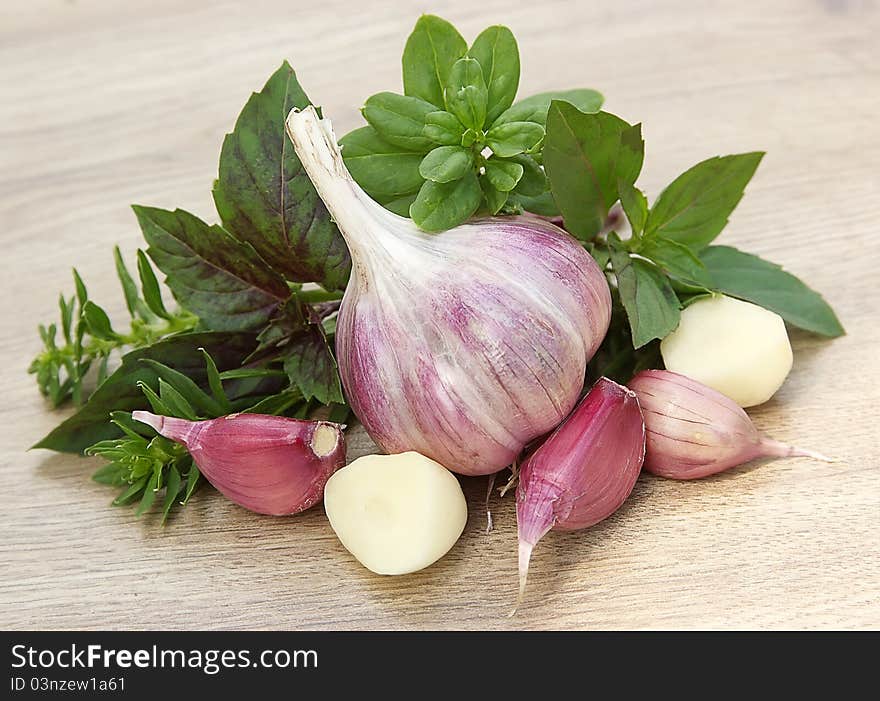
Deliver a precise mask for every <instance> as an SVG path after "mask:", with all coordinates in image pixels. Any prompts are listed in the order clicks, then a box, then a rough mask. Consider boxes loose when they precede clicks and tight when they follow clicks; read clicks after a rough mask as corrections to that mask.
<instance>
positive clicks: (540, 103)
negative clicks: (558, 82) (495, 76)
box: [494, 88, 604, 127]
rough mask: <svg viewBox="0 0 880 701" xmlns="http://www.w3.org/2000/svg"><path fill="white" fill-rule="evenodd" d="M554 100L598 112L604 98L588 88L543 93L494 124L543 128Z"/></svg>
mask: <svg viewBox="0 0 880 701" xmlns="http://www.w3.org/2000/svg"><path fill="white" fill-rule="evenodd" d="M553 100H560V101H562V102H568V103H569V104H571V105H574V106H575V107H577V109H579V110H580V111H581V112H598V111H599V110H600V109H601V108H602V102H603V101H604V98H603V97H602V94H601V93H598V92H596V91H595V90H589V89H586V88H579V89H575V90H554V91H551V92H542V93H539V94H537V95H532V96H531V97H527V98H525V99H523V100H520V101H519V102H517V103H516V104H515V105H513V106H512V107H511V108H510V109H508V110H506V111H504V112H503V113H502V114H501V115H499V116H498V118H497V119H496V120H495V122H494V124H495V125H500V124H507V123H509V122H534V123H535V124H540V125H541V126H542V127H543V126H544V125H545V124H546V122H547V110H549V109H550V103H551V102H552V101H553Z"/></svg>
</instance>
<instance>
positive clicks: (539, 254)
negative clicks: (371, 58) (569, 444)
mask: <svg viewBox="0 0 880 701" xmlns="http://www.w3.org/2000/svg"><path fill="white" fill-rule="evenodd" d="M287 131H288V134H289V135H290V138H291V140H292V142H293V145H294V148H295V149H296V153H297V155H298V156H299V159H300V161H301V162H302V164H303V167H304V168H305V170H306V172H307V173H308V175H309V178H310V179H311V181H312V183H313V184H314V185H315V188H316V190H317V191H318V194H319V195H320V197H321V199H322V200H323V201H324V203H325V204H326V205H327V209H328V210H329V211H330V213H331V215H332V216H333V219H334V221H335V222H336V224H337V225H338V227H339V230H340V231H341V232H342V235H343V237H344V238H345V241H346V243H347V245H348V247H349V249H350V251H351V255H352V260H353V272H352V276H351V280H350V281H349V284H348V287H347V288H346V291H345V297H344V298H343V300H342V307H341V309H340V312H339V318H338V322H337V325H336V350H337V358H338V362H339V371H340V375H341V377H342V384H343V386H344V388H345V393H346V396H347V398H348V400H349V403H350V404H351V407H352V409H353V410H354V412H355V414H356V415H357V417H358V419H360V421H361V422H362V423H363V425H364V427H365V428H366V429H367V432H368V433H369V434H370V436H371V437H372V438H373V440H374V441H375V442H376V443H377V444H378V445H379V446H380V447H381V448H382V449H383V450H385V451H386V452H388V453H400V452H404V451H408V450H415V451H418V452H419V453H422V454H423V455H427V456H428V457H431V458H432V459H434V460H437V461H438V462H440V463H441V464H443V465H446V466H447V467H448V468H449V469H451V470H454V471H457V472H461V473H463V474H470V475H481V474H488V473H492V472H497V471H498V470H500V469H502V468H503V467H506V466H507V465H509V464H510V463H511V462H512V461H513V460H514V459H515V458H516V457H517V456H518V455H519V454H520V452H521V451H522V449H523V447H524V446H525V445H526V444H527V443H529V442H531V441H532V440H534V439H535V438H537V437H539V436H542V435H544V434H545V433H547V432H548V431H550V430H552V429H553V428H554V427H555V426H556V425H557V424H558V423H559V422H560V421H562V419H564V418H565V416H566V415H567V414H568V412H569V411H570V410H571V408H572V407H573V406H574V404H575V403H576V402H577V399H578V396H579V394H580V390H581V388H582V386H583V377H584V371H585V368H586V363H587V361H588V360H589V359H590V358H591V357H592V356H593V354H594V353H595V352H596V349H597V348H598V346H599V344H600V343H601V341H602V339H603V337H604V336H605V332H606V331H607V329H608V323H609V319H610V311H611V298H610V293H609V290H608V284H607V282H606V280H605V277H604V275H603V273H602V271H601V270H599V267H598V266H597V265H596V263H595V262H594V261H593V258H592V256H590V254H589V253H587V251H586V250H584V248H583V246H582V245H581V244H580V243H578V242H577V241H576V240H575V239H573V238H572V237H571V236H569V235H568V234H567V233H566V232H564V231H562V230H561V229H559V228H558V227H556V226H554V225H552V224H550V223H548V222H545V221H542V220H540V219H537V218H534V217H501V218H496V219H479V220H473V221H470V222H468V223H466V224H463V225H461V226H458V227H456V228H454V229H450V230H448V231H444V232H441V233H438V234H427V233H425V232H423V231H420V230H419V229H418V227H417V226H416V225H415V224H414V223H413V222H412V220H410V219H405V218H403V217H399V216H397V215H395V214H392V213H391V212H389V211H388V210H386V209H385V208H383V207H382V206H381V205H379V204H377V203H376V202H374V201H373V200H372V199H370V197H369V196H368V195H367V194H366V193H365V192H364V191H363V190H361V189H360V187H358V185H357V184H356V183H355V182H354V180H352V178H351V175H350V174H349V173H348V171H347V170H346V168H345V164H344V163H343V161H342V155H341V154H340V152H339V147H338V146H337V145H336V138H335V136H334V135H333V131H332V129H331V128H330V124H329V122H328V120H326V119H319V118H318V116H317V113H316V112H315V110H314V108H312V107H308V108H306V109H305V110H303V111H302V112H298V111H296V110H294V111H293V112H291V114H290V115H289V116H288V119H287Z"/></svg>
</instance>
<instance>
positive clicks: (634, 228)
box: [544, 100, 844, 381]
mask: <svg viewBox="0 0 880 701" xmlns="http://www.w3.org/2000/svg"><path fill="white" fill-rule="evenodd" d="M763 156H764V154H763V153H761V152H753V153H743V154H734V155H729V156H721V157H714V158H710V159H708V160H705V161H702V162H701V163H698V164H697V165H695V166H693V167H692V168H690V169H688V170H687V171H685V172H684V173H682V174H681V175H680V176H679V177H677V178H676V179H675V180H674V181H673V182H672V183H670V185H669V186H667V187H666V188H665V189H664V190H663V192H661V193H660V195H659V196H658V197H657V199H656V200H655V201H654V203H653V205H651V206H650V207H649V205H648V199H647V197H646V196H645V195H644V193H643V192H642V191H641V190H640V189H639V188H638V187H636V185H635V182H636V180H637V178H638V176H639V173H640V172H641V168H642V162H643V160H644V140H643V139H642V136H641V125H639V124H637V125H635V126H632V125H629V124H628V123H627V122H625V121H624V120H622V119H621V118H620V117H617V116H615V115H613V114H610V113H608V112H601V111H600V112H584V111H582V110H579V109H577V107H576V106H574V105H572V104H570V103H567V102H564V101H557V100H554V101H553V102H552V103H551V105H550V108H549V111H548V115H547V135H546V138H545V142H544V167H545V170H546V172H547V176H548V178H549V181H550V188H551V193H552V196H553V199H554V201H555V202H556V203H557V204H558V206H559V209H560V211H561V213H562V216H563V221H564V225H565V227H566V228H567V229H568V231H570V232H571V233H572V234H573V235H574V236H576V237H577V238H579V239H580V240H581V241H582V242H583V243H584V246H585V247H587V249H588V250H590V252H591V253H592V254H593V256H594V258H595V259H596V261H597V262H598V263H599V265H600V267H602V269H603V270H605V271H606V273H607V276H608V278H609V283H610V285H611V289H612V296H613V298H614V300H615V305H614V308H613V318H612V326H611V330H610V331H609V334H608V336H607V337H606V340H605V343H604V344H603V346H602V348H601V349H600V352H599V353H598V354H597V356H596V359H595V360H594V362H593V367H592V368H591V369H592V372H593V374H603V373H604V374H609V375H610V376H613V377H617V378H618V379H621V380H622V381H626V380H628V379H629V378H630V377H631V376H632V374H633V373H634V372H636V371H637V370H638V369H641V368H642V367H650V366H652V365H653V366H657V365H659V362H660V361H659V354H658V348H657V346H658V341H659V340H660V339H662V338H664V337H665V336H667V335H668V334H669V333H670V332H671V331H673V330H674V329H675V328H676V327H677V326H678V322H679V318H680V310H681V308H682V307H683V306H686V305H687V304H689V303H690V302H692V301H693V300H695V299H698V298H699V297H701V296H704V295H707V294H716V293H723V294H728V295H731V296H733V297H738V298H740V299H744V300H747V301H749V302H753V303H755V304H758V305H760V306H763V307H766V308H767V309H770V310H771V311H774V312H776V313H777V314H779V315H780V316H781V317H782V318H783V319H785V321H787V322H788V323H790V324H792V325H794V326H798V327H800V328H803V329H806V330H808V331H812V332H813V333H817V334H820V335H824V336H828V337H835V336H840V335H842V334H843V333H844V329H843V326H842V325H841V324H840V321H839V320H838V319H837V316H836V315H835V314H834V311H833V310H832V309H831V307H830V306H829V305H828V303H827V302H826V301H825V300H824V299H822V297H821V296H820V295H819V294H818V293H816V292H814V291H813V290H811V289H810V288H809V287H807V286H806V285H805V284H804V283H803V282H801V281H800V280H798V278H796V277H795V276H794V275H792V274H790V273H788V272H786V271H784V270H783V269H782V268H781V267H779V266H778V265H775V264H774V263H770V262H768V261H765V260H762V259H761V258H759V257H758V256H755V255H751V254H748V253H743V252H742V251H738V250H737V249H735V248H732V247H730V246H716V245H711V244H712V243H713V241H714V240H715V239H716V238H717V236H718V235H719V234H720V233H721V231H722V230H723V229H724V227H725V226H726V224H727V222H728V219H729V217H730V215H731V213H732V212H733V210H734V208H735V207H736V205H737V204H738V203H739V201H740V199H741V198H742V195H743V192H744V189H745V187H746V185H747V184H748V182H749V181H750V180H751V178H752V176H753V175H754V173H755V171H756V169H757V167H758V165H759V164H760V162H761V159H762V158H763ZM615 206H620V207H621V208H622V210H623V212H624V213H625V215H626V221H627V222H628V223H629V229H630V232H629V237H628V238H626V239H623V238H621V236H620V235H619V233H618V231H617V230H616V229H618V228H620V227H619V226H618V225H617V223H615V222H614V217H613V209H612V208H613V207H615ZM609 224H610V226H609ZM624 319H625V321H626V323H623V321H624ZM622 336H623V337H627V336H628V342H623V341H622Z"/></svg>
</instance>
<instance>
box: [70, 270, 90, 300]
mask: <svg viewBox="0 0 880 701" xmlns="http://www.w3.org/2000/svg"><path fill="white" fill-rule="evenodd" d="M73 284H74V286H75V287H76V298H77V300H78V301H79V307H80V309H82V308H83V307H84V306H86V302H88V301H89V293H88V290H86V284H85V283H84V282H83V280H82V278H81V277H80V276H79V273H78V272H77V270H76V268H74V269H73Z"/></svg>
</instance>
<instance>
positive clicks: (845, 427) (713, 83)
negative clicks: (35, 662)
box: [0, 0, 880, 629]
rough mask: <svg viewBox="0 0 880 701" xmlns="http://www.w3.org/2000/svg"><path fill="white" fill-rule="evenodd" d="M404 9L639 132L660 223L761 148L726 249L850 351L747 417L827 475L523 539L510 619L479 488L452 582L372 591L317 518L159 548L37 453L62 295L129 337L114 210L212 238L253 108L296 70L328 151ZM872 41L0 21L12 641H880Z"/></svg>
mask: <svg viewBox="0 0 880 701" xmlns="http://www.w3.org/2000/svg"><path fill="white" fill-rule="evenodd" d="M352 8H358V9H352ZM423 11H433V12H435V13H437V14H441V15H443V16H445V17H447V18H449V19H450V20H452V21H453V22H455V23H456V24H457V26H458V27H459V28H460V30H461V31H462V33H463V34H464V35H465V37H466V38H468V39H471V38H473V37H474V36H476V34H477V33H478V32H479V31H480V30H481V29H482V28H484V27H485V26H487V25H489V24H494V23H504V24H507V25H509V26H510V27H511V28H512V29H513V31H514V33H515V34H516V36H517V38H518V40H519V44H520V50H521V53H522V58H523V79H522V84H521V92H520V94H521V95H525V94H529V93H531V92H536V91H539V90H546V89H551V88H565V87H576V86H586V87H595V88H598V89H600V90H602V91H603V92H604V94H605V95H606V98H607V103H606V106H607V109H608V110H610V111H613V112H615V113H617V114H620V115H621V116H623V117H624V118H626V119H628V120H630V121H642V122H643V123H644V128H643V131H644V134H645V138H646V142H647V157H646V164H645V168H644V173H643V175H642V178H641V180H640V183H641V184H642V186H643V188H644V189H646V190H647V191H648V193H649V194H650V195H651V196H655V195H656V194H657V192H658V190H659V188H660V187H662V185H663V184H665V183H667V182H669V181H670V180H671V179H672V178H673V177H674V176H675V175H677V174H678V173H679V172H681V171H682V170H683V169H685V168H686V167H688V166H690V165H692V164H693V163H695V162H697V161H699V160H702V159H704V158H706V157H709V156H712V155H716V154H723V153H735V152H741V151H749V150H755V149H765V150H766V151H767V152H768V155H767V157H766V158H765V160H764V162H763V164H762V165H761V167H760V169H759V171H758V174H757V176H756V177H755V179H754V180H753V182H752V184H751V185H750V186H749V188H748V191H747V194H746V197H745V198H744V200H743V202H742V203H741V205H740V206H739V208H738V209H737V211H736V212H735V214H734V216H733V219H732V221H731V223H730V225H729V226H728V228H727V230H726V231H725V233H724V234H723V239H722V241H723V242H725V243H729V244H733V245H737V246H741V247H743V248H745V249H746V250H749V251H754V252H756V253H758V254H761V255H765V256H766V257H768V258H770V259H771V260H774V261H777V262H779V263H782V264H784V265H785V266H786V267H787V268H788V269H790V270H791V271H793V272H795V273H796V274H798V275H800V276H801V277H802V278H804V279H805V280H807V281H808V282H809V283H810V284H811V285H812V286H814V287H815V288H816V289H818V290H820V291H822V293H823V294H824V295H825V296H826V298H827V299H828V300H829V301H830V302H831V303H832V304H833V305H834V307H835V309H836V310H837V311H838V312H839V314H840V317H841V319H842V321H843V323H844V325H845V326H846V328H847V330H848V335H847V336H846V337H844V338H841V339H838V340H835V341H827V340H822V339H820V338H817V337H814V336H810V335H807V334H803V333H797V332H795V333H793V335H792V337H793V342H794V348H795V366H794V370H793V371H792V373H791V376H790V377H789V379H788V381H787V383H786V384H785V386H784V387H783V388H782V390H781V391H780V392H779V393H778V394H777V395H776V397H775V398H774V399H773V400H772V401H771V402H769V403H768V404H766V405H765V406H762V407H760V408H757V409H756V410H754V411H753V412H752V415H753V417H754V419H755V421H756V423H757V424H758V425H759V426H760V427H761V428H762V429H764V430H766V431H768V432H769V433H771V434H772V435H773V436H775V437H776V438H779V439H782V440H785V441H789V442H793V443H796V444H798V445H803V446H805V447H810V448H814V449H819V450H821V451H823V452H825V453H828V454H830V455H833V456H835V457H837V458H839V462H837V463H835V464H825V463H820V462H813V461H810V460H805V459H799V460H781V461H778V462H775V463H765V464H760V465H750V466H747V467H743V468H740V469H736V470H733V471H731V472H729V473H727V474H724V475H721V476H718V477H715V478H711V479H706V480H702V481H699V482H693V483H676V482H672V481H664V480H661V479H657V478H653V477H651V476H644V477H642V478H641V479H640V481H639V483H638V485H637V487H636V489H635V492H634V493H633V495H632V497H631V498H630V500H629V501H628V503H627V504H626V505H625V506H624V508H622V509H621V510H620V511H619V512H618V513H617V514H616V515H615V516H613V517H612V518H610V519H608V520H607V521H605V522H604V523H602V524H600V525H599V526H596V527H594V528H592V529H590V530H588V531H585V532H580V533H569V534H561V533H560V534H556V533H553V534H550V535H549V536H548V537H547V538H546V539H545V540H544V541H543V542H542V543H541V545H540V546H539V547H538V548H537V550H536V554H535V557H534V560H533V565H532V576H531V578H530V582H529V588H528V592H527V597H526V600H525V602H524V604H523V606H522V607H521V609H520V611H519V613H518V615H517V616H516V617H515V618H512V619H510V618H507V617H506V615H507V613H508V611H509V610H510V608H511V604H512V602H513V600H514V595H515V589H516V586H515V585H516V582H515V580H516V547H515V523H514V513H513V502H512V499H511V498H506V499H503V500H501V499H497V498H496V499H495V500H494V501H493V507H494V514H495V523H496V528H495V530H494V531H493V532H492V533H491V534H489V535H485V534H484V532H483V526H484V520H483V516H482V514H481V510H480V502H481V498H482V495H483V493H484V490H485V480H467V481H466V484H465V491H466V493H467V495H468V499H469V503H470V507H471V511H470V519H469V522H468V525H467V528H466V530H465V533H464V536H463V537H462V538H461V540H460V541H459V543H458V544H457V545H456V546H455V547H454V548H453V550H452V551H451V552H450V553H449V555H448V556H447V557H445V558H444V559H443V560H441V561H440V562H439V563H437V564H436V565H435V566H433V567H431V568H429V569H427V570H425V571H422V572H420V573H417V574H414V575H410V576H405V577H396V578H383V577H379V576H376V575H372V574H371V573H369V572H368V571H366V570H365V569H363V568H362V567H360V566H359V565H358V564H357V563H356V562H355V561H354V560H353V559H352V558H351V557H350V556H349V555H348V554H347V553H346V552H345V551H344V550H343V548H342V546H341V545H340V544H339V543H338V541H337V540H336V538H335V536H334V535H333V533H332V531H331V530H330V528H329V526H328V523H327V520H326V517H325V516H324V513H323V511H322V510H321V509H320V508H316V509H313V510H311V511H310V512H308V513H306V514H304V515H302V516H298V517H293V518H287V519H273V518H268V517H260V516H256V515H254V514H251V513H249V512H247V511H244V510H243V509H240V508H238V507H236V506H234V505H232V504H230V503H228V502H226V501H224V500H223V499H222V498H220V497H219V496H218V495H217V494H216V493H212V492H209V491H208V490H205V491H204V492H202V493H200V494H199V495H198V496H197V498H195V499H194V500H193V502H192V503H191V504H190V505H189V506H188V507H187V508H186V509H185V510H184V511H183V513H182V514H181V515H180V517H178V518H176V519H174V520H173V522H171V523H170V524H169V525H168V526H167V527H165V528H164V529H163V528H161V527H159V525H158V523H157V522H156V520H155V519H154V518H142V519H137V518H135V516H134V513H133V510H132V509H119V508H111V507H110V506H109V502H110V500H111V498H112V496H113V495H112V493H111V492H110V491H108V489H107V488H105V487H102V486H100V485H98V484H95V483H93V482H91V481H90V479H89V475H90V473H91V471H92V470H93V469H94V468H95V467H96V465H97V464H98V463H97V461H94V460H85V459H80V458H76V457H72V456H69V455H56V454H51V453H47V452H44V451H32V452H26V448H27V446H29V445H31V444H33V443H34V442H35V441H36V440H38V439H39V438H40V437H41V436H42V435H44V434H45V433H46V432H47V431H48V430H49V429H50V428H51V427H52V426H53V425H54V424H55V423H57V422H58V421H59V420H60V419H62V418H63V417H64V416H66V413H65V412H64V411H60V412H53V411H51V410H50V408H49V407H48V406H47V405H46V404H45V402H44V401H43V400H42V398H41V397H40V396H39V395H38V393H37V390H36V386H35V384H34V381H33V377H30V376H28V375H27V374H26V369H27V366H28V363H29V362H30V359H31V357H32V356H33V355H35V354H36V353H37V351H38V350H39V347H40V344H39V342H38V339H37V335H36V325H37V323H38V322H40V321H48V320H53V319H55V318H56V317H57V308H56V299H57V294H58V292H59V291H60V290H62V289H63V290H66V291H67V292H70V291H71V282H70V267H71V266H72V265H76V266H77V267H78V269H79V270H80V272H81V273H82V274H83V276H84V278H85V279H86V281H87V283H88V285H89V288H90V292H91V294H92V297H93V298H94V299H96V300H98V301H99V302H100V303H102V304H105V305H106V306H107V308H108V309H109V310H111V311H112V313H113V314H115V315H118V317H119V318H120V319H121V318H122V317H123V316H124V314H123V312H124V309H123V305H122V297H121V294H120V292H119V290H118V288H117V282H116V279H115V275H114V273H113V264H112V257H111V248H112V246H113V244H115V243H118V244H119V245H120V246H121V247H122V249H123V251H124V252H126V253H127V254H129V255H130V254H131V253H132V252H133V251H134V249H135V248H136V247H137V246H138V245H143V244H142V241H141V239H140V234H139V231H138V228H137V224H136V222H135V219H134V216H133V215H132V213H131V211H130V210H129V208H128V205H129V204H130V203H133V202H137V203H142V204H150V205H155V206H160V207H166V208H173V207H175V206H180V207H183V208H186V209H189V210H191V211H193V212H195V213H196V214H198V215H200V216H202V217H204V218H207V219H209V220H211V221H214V220H216V215H215V214H214V212H213V207H212V202H211V197H210V187H211V182H212V179H213V178H214V177H215V174H216V167H217V157H218V154H219V148H220V143H221V140H222V138H223V135H224V133H225V132H227V131H228V130H229V129H230V128H231V127H232V124H233V121H234V119H235V117H236V115H237V114H238V111H239V109H240V108H241V106H242V105H243V104H244V102H245V100H246V99H247V97H248V95H249V94H250V91H251V90H254V89H258V88H259V87H260V86H261V85H262V83H263V81H264V80H265V79H266V78H267V77H268V76H269V75H270V73H271V72H272V71H273V70H274V69H275V68H276V67H277V66H278V65H279V64H280V62H281V61H282V60H283V59H285V58H287V59H289V60H290V61H291V63H292V65H293V66H294V67H295V68H296V70H297V72H298V75H299V78H300V81H301V82H302V84H303V86H304V87H305V89H306V90H307V91H308V93H309V94H310V95H311V97H312V99H313V100H314V101H316V102H317V103H319V104H322V105H323V106H324V109H325V111H326V113H327V114H328V115H330V116H332V117H333V119H334V122H335V123H336V126H337V129H338V130H339V131H340V132H345V131H347V130H348V129H349V128H351V127H353V126H355V125H357V124H358V123H359V119H360V117H359V114H358V108H359V107H360V105H361V104H362V101H363V100H364V99H365V98H366V97H367V96H368V95H370V94H372V93H374V92H377V91H379V90H386V89H391V90H399V88H400V76H399V56H400V52H401V50H402V46H403V43H404V41H405V38H406V36H407V34H408V33H409V30H410V29H411V27H412V24H413V23H414V22H415V20H416V18H417V17H418V15H419V14H420V13H421V12H423ZM878 33H880V9H878V5H877V3H876V2H871V0H864V1H863V2H859V1H858V0H822V1H812V2H810V1H807V0H773V1H772V2H770V1H767V0H761V1H758V0H749V1H748V2H745V1H742V0H740V1H738V2H705V3H693V2H687V1H685V0H677V1H675V2H662V3H660V2H656V3H655V2H645V1H643V2H639V1H637V0H616V1H615V2H575V1H568V2H566V1H564V0H555V1H551V2H548V1H542V2H540V3H536V2H512V1H511V0H482V1H481V2H480V3H473V2H470V1H469V0H455V1H454V2H441V1H440V0H436V1H435V2H433V3H428V2H425V1H424V0H421V1H419V2H407V1H404V0H377V1H376V2H371V3H368V4H363V3H353V2H342V1H341V0H321V1H320V2H301V1H300V0H284V1H283V2H282V1H277V2H268V1H263V0H251V1H250V2H241V3H236V2H225V3H224V2H208V1H207V0H188V1H187V2H182V1H180V2H175V1H173V0H137V1H135V0H130V1H129V2H125V3H120V2H115V1H113V0H68V1H62V0H51V1H50V0H39V1H38V0H31V1H30V2H4V3H2V5H0V241H2V256H0V280H2V285H3V290H4V296H3V299H4V309H5V310H4V313H3V320H4V331H3V333H2V336H0V339H2V343H0V373H2V387H3V401H2V408H0V461H2V471H0V495H2V500H3V502H2V503H3V507H2V509H0V528H2V537H0V563H2V568H0V572H2V573H0V626H2V627H3V628H14V629H23V628H39V629H42V628H67V629H69V628H114V629H115V628H183V629H191V628H285V629H295V628H309V629H311V628H390V629H406V628H501V629H514V628H528V629H534V628H563V629H568V628H599V627H602V628H606V627H607V628H665V627H674V628H706V627H708V628H752V627H757V628H829V627H830V628H837V627H845V628H864V627H874V628H876V627H878V626H880V558H878V526H880V483H878V477H880V471H878V463H880V460H878V448H877V425H878V420H880V412H878V406H880V391H878V378H880V367H878V362H877V357H878V353H877V348H878V346H880V333H878V312H877V309H878V304H880V295H878V292H877V288H878V283H880V276H878V274H877V266H878V263H880V257H878V253H880V250H878V248H880V247H878V241H880V234H878V220H880V187H878V186H880V175H878V171H880V168H878V165H880V139H878V134H880V131H878V127H877V115H878V114H880V76H878V72H877V65H878V62H880V61H878V59H880V51H878V49H877V43H876V38H877V36H878ZM354 443H355V451H354V452H355V453H358V452H363V451H365V450H368V449H369V447H370V446H369V443H368V441H367V440H365V439H364V437H363V435H361V436H360V437H356V438H355V439H354Z"/></svg>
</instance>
